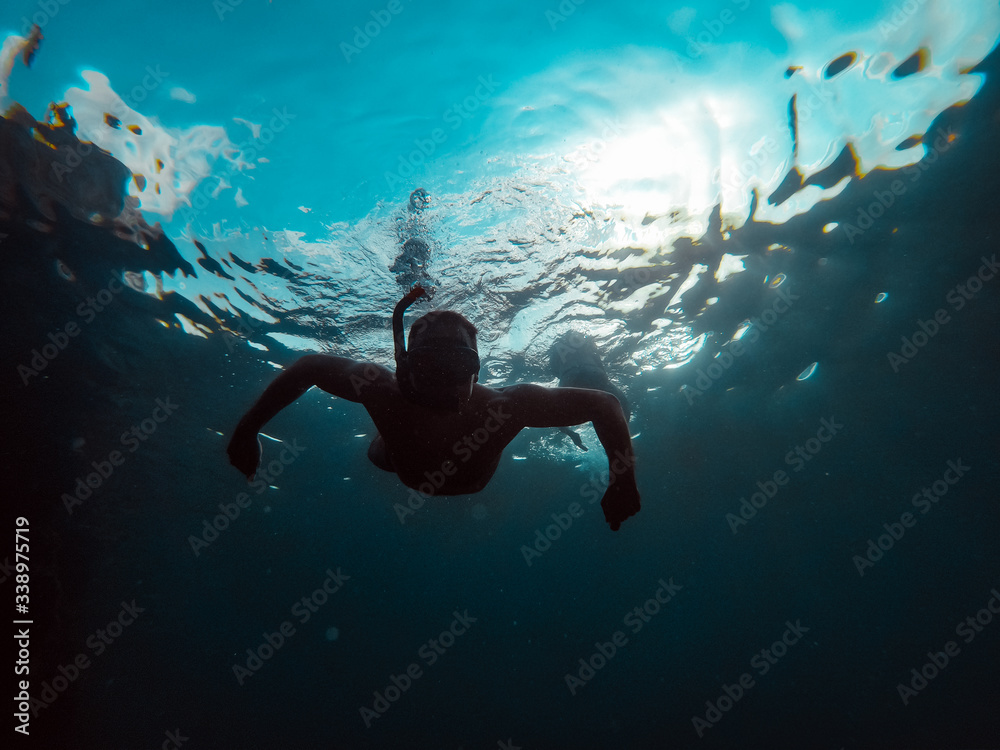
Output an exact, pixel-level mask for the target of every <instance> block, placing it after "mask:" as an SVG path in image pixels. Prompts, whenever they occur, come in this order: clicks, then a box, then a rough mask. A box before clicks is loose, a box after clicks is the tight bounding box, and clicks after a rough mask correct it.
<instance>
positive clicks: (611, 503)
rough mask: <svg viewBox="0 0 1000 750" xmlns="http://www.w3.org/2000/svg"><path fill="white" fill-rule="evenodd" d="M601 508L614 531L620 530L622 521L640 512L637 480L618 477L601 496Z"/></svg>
mask: <svg viewBox="0 0 1000 750" xmlns="http://www.w3.org/2000/svg"><path fill="white" fill-rule="evenodd" d="M601 508H602V509H603V510H604V520H605V521H607V522H608V526H610V527H611V530H612V531H618V529H619V527H621V525H622V521H624V520H625V519H626V518H630V517H631V516H634V515H635V514H636V513H638V512H639V490H638V488H636V486H635V480H634V479H630V478H625V477H618V478H616V479H615V482H614V484H611V485H610V486H609V487H608V489H607V491H606V492H605V493H604V497H603V498H601Z"/></svg>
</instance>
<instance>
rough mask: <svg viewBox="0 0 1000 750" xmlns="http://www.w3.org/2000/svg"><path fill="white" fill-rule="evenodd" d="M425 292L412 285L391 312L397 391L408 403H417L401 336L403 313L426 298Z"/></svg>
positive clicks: (404, 339) (404, 342)
mask: <svg viewBox="0 0 1000 750" xmlns="http://www.w3.org/2000/svg"><path fill="white" fill-rule="evenodd" d="M427 296H429V295H428V294H427V291H426V290H425V289H424V288H423V287H422V286H420V284H416V285H414V287H413V289H411V290H410V291H409V292H407V293H406V296H405V297H403V299H401V300H400V301H399V302H397V303H396V307H395V308H394V309H393V311H392V342H393V348H394V349H395V354H396V382H397V383H399V390H400V391H401V392H402V394H403V396H405V397H406V398H407V399H408V400H410V401H418V400H419V397H418V396H417V392H416V389H414V387H413V382H412V381H411V380H410V368H409V362H408V361H407V357H406V338H405V336H404V334H403V313H404V312H405V311H406V308H408V307H409V306H410V305H412V304H413V303H414V302H416V301H417V300H418V299H420V298H421V297H427Z"/></svg>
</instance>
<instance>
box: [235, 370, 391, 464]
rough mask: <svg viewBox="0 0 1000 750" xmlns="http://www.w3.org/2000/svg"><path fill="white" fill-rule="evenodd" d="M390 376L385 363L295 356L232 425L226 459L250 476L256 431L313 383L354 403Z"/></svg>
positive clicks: (257, 454)
mask: <svg viewBox="0 0 1000 750" xmlns="http://www.w3.org/2000/svg"><path fill="white" fill-rule="evenodd" d="M393 377H394V376H393V374H392V373H391V372H390V371H389V370H387V369H386V368H385V367H380V366H379V365H376V364H373V363H371V362H356V361H354V360H353V359H347V358H345V357H333V356H330V355H327V354H309V355H306V356H305V357H302V358H300V359H298V360H296V362H295V363H294V364H292V365H291V366H290V367H289V368H288V369H287V370H285V371H284V372H282V373H281V374H280V375H278V377H276V378H275V379H274V381H273V382H272V383H271V384H270V385H269V386H268V387H267V388H266V389H265V390H264V393H263V394H261V397H260V398H259V399H257V403H255V404H254V405H253V406H252V407H251V408H250V410H249V411H248V412H247V413H246V414H245V415H244V416H243V418H242V419H241V420H240V422H239V424H238V425H237V426H236V429H235V431H234V432H233V436H232V439H231V440H230V442H229V448H228V453H229V460H230V462H231V463H232V464H233V465H234V466H236V468H238V469H239V470H240V471H242V472H243V473H244V474H246V475H247V477H248V478H249V477H252V476H253V474H254V473H255V472H256V470H257V463H258V462H259V460H260V448H259V445H258V443H257V433H258V432H260V430H261V429H262V428H263V427H264V425H265V424H267V423H268V422H269V421H270V420H271V419H272V418H273V417H274V415H275V414H277V413H278V412H280V411H281V410H282V409H284V408H285V407H286V406H288V405H289V404H291V403H292V402H294V401H295V400H296V399H297V398H298V397H299V396H301V395H302V394H303V393H305V392H306V391H307V390H309V389H310V388H312V387H313V386H314V385H315V386H317V387H319V388H322V389H323V390H324V391H326V392H327V393H329V394H331V395H333V396H337V397H339V398H343V399H346V400H347V401H354V402H356V403H357V402H360V401H362V400H364V399H365V398H366V397H368V395H369V390H368V389H371V391H374V390H375V389H377V388H378V387H379V386H380V385H384V384H385V383H386V382H388V380H389V379H391V378H393Z"/></svg>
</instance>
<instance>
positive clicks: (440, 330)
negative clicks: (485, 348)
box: [409, 310, 478, 350]
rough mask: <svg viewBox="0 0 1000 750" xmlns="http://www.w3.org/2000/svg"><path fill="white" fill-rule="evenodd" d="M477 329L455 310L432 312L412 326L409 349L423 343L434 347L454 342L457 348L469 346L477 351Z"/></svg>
mask: <svg viewBox="0 0 1000 750" xmlns="http://www.w3.org/2000/svg"><path fill="white" fill-rule="evenodd" d="M477 333H478V331H477V330H476V327H475V326H474V325H472V323H470V322H469V320H468V319H467V318H466V317H465V316H464V315H462V314H461V313H457V312H455V311H454V310H431V311H430V312H429V313H426V314H424V315H422V316H421V317H419V318H417V319H416V320H415V321H414V322H413V325H411V326H410V341H409V348H410V349H414V348H416V347H419V346H423V345H424V343H422V342H433V345H434V346H446V345H447V342H449V341H451V342H454V345H455V346H467V347H469V348H471V349H477V350H478V347H477V346H476V334H477Z"/></svg>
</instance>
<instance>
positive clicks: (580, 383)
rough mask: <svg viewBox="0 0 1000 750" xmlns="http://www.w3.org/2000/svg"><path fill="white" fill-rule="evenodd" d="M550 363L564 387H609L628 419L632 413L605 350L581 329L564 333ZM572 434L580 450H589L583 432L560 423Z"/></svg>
mask: <svg viewBox="0 0 1000 750" xmlns="http://www.w3.org/2000/svg"><path fill="white" fill-rule="evenodd" d="M549 367H550V368H551V369H552V373H553V374H554V375H555V376H556V377H557V378H559V387H560V388H590V389H592V390H595V391H605V392H607V393H610V394H611V395H612V396H614V397H615V398H617V399H618V403H619V404H621V407H622V413H623V414H624V415H625V422H626V423H627V422H628V421H629V419H630V418H631V417H632V407H630V406H629V403H628V399H627V398H626V397H625V394H624V393H622V392H621V389H619V388H618V387H617V386H616V385H615V384H614V383H612V382H611V379H610V378H609V377H608V373H607V371H606V370H605V369H604V363H603V362H602V361H601V354H600V352H598V351H597V345H596V344H595V343H594V340H593V339H592V338H590V336H587V335H585V334H582V333H580V332H578V331H568V332H567V333H565V334H563V335H562V336H560V337H559V338H558V339H556V340H555V342H554V343H553V344H552V346H551V348H550V349H549ZM559 429H560V430H561V431H562V432H564V433H566V434H567V435H569V437H570V439H571V440H572V441H573V442H574V443H576V447H577V448H579V449H580V450H583V451H585V450H587V446H585V445H584V444H583V440H581V439H580V435H579V434H578V433H577V432H576V430H571V429H570V428H569V427H560V428H559Z"/></svg>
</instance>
